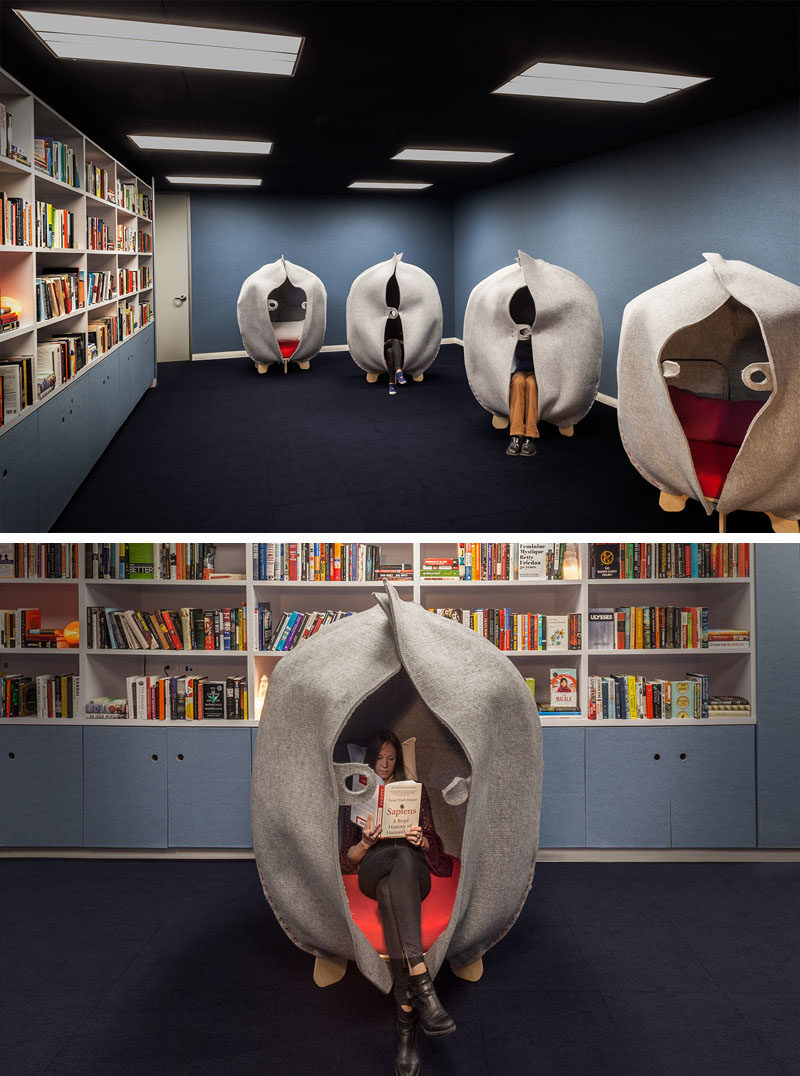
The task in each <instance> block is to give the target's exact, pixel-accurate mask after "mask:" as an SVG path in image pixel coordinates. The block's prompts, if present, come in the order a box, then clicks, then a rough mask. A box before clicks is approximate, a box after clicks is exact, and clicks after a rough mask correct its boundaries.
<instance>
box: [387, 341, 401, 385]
mask: <svg viewBox="0 0 800 1076" xmlns="http://www.w3.org/2000/svg"><path fill="white" fill-rule="evenodd" d="M383 357H384V360H385V362H386V366H387V367H388V369H389V380H390V381H392V382H394V379H395V378H396V377H397V371H398V370H402V368H403V343H402V341H401V340H387V341H386V342H385V343H384V345H383Z"/></svg>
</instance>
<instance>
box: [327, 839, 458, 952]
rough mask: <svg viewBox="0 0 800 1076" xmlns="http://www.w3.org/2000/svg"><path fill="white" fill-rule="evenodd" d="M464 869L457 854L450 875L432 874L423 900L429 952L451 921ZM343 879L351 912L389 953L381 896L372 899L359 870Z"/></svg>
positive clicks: (372, 940)
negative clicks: (361, 882)
mask: <svg viewBox="0 0 800 1076" xmlns="http://www.w3.org/2000/svg"><path fill="white" fill-rule="evenodd" d="M460 873H461V860H460V859H456V858H455V856H454V857H453V873H452V876H451V877H450V878H437V877H436V875H433V874H432V875H431V891H430V893H429V894H428V895H427V897H426V898H425V900H423V902H422V948H423V950H424V951H425V952H427V951H428V949H430V947H431V946H432V945H433V943H434V942H435V941H436V939H437V938H438V937H439V935H440V934H441V933H442V931H443V930H445V928H446V927H447V924H448V923H449V922H450V915H451V913H452V911H453V902H454V901H455V899H456V890H457V889H458V876H459V874H460ZM342 880H343V881H344V888H345V892H346V893H347V899H348V901H349V903H350V914H351V915H352V917H353V920H354V922H355V924H356V926H357V927H359V928H360V929H361V930H362V931H363V932H364V934H365V935H366V938H367V941H368V942H369V943H370V945H372V946H373V947H374V948H375V949H377V951H378V952H379V953H385V952H386V941H385V939H384V937H383V926H382V925H381V917H380V913H379V912H378V902H377V900H372V899H371V898H370V897H367V896H365V895H364V894H363V893H362V892H361V890H360V889H359V888H358V875H357V874H345V875H343V876H342Z"/></svg>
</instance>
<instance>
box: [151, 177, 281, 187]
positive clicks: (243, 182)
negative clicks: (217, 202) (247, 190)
mask: <svg viewBox="0 0 800 1076" xmlns="http://www.w3.org/2000/svg"><path fill="white" fill-rule="evenodd" d="M166 178H167V179H168V180H169V182H170V183H179V184H181V185H182V186H188V185H192V186H195V187H260V186H261V180H260V179H244V178H242V177H239V176H167V177H166Z"/></svg>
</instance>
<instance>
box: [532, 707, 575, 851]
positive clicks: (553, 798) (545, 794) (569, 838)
mask: <svg viewBox="0 0 800 1076" xmlns="http://www.w3.org/2000/svg"><path fill="white" fill-rule="evenodd" d="M542 753H543V761H544V770H543V774H542V822H541V829H540V833H539V844H540V845H541V846H542V847H543V848H583V846H584V845H585V844H586V772H585V767H584V730H583V729H580V728H566V729H556V728H550V727H548V728H545V729H542Z"/></svg>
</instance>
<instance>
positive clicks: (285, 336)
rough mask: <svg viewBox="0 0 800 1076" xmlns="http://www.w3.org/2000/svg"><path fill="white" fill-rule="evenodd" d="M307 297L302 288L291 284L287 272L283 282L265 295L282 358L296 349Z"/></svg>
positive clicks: (303, 320) (285, 357)
mask: <svg viewBox="0 0 800 1076" xmlns="http://www.w3.org/2000/svg"><path fill="white" fill-rule="evenodd" d="M307 299H308V296H307V295H306V293H305V292H304V291H303V289H302V288H298V287H295V285H294V284H292V282H291V280H290V279H289V275H288V273H287V275H286V279H285V280H284V281H283V283H282V284H280V285H279V286H278V287H277V288H273V289H272V291H271V292H270V293H269V295H268V296H267V310H268V311H269V320H270V321H271V322H272V328H273V331H274V332H275V339H276V340H277V341H278V347H279V348H280V350H281V356H282V357H283V358H284V359H290V358H291V357H292V355H294V353H295V351H297V347H298V345H299V343H300V337H301V336H302V335H303V326H304V322H305V320H306V308H307V305H308V304H307Z"/></svg>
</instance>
